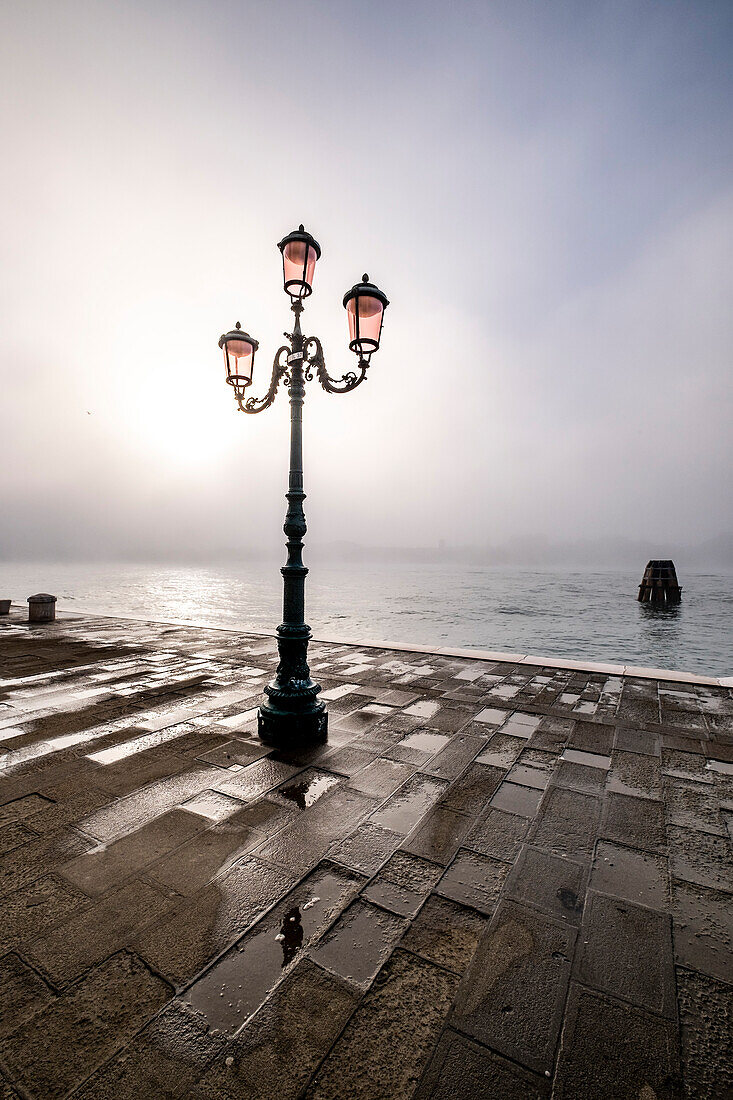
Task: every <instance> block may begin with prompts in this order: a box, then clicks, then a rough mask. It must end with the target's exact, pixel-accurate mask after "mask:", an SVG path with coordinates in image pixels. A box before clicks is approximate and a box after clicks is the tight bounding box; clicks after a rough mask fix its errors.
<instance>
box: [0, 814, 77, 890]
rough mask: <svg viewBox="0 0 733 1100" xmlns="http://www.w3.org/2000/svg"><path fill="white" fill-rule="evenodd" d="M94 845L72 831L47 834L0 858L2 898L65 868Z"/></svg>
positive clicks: (62, 830) (63, 830) (61, 830)
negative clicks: (75, 857) (69, 862)
mask: <svg viewBox="0 0 733 1100" xmlns="http://www.w3.org/2000/svg"><path fill="white" fill-rule="evenodd" d="M91 847H92V842H91V841H90V840H87V839H86V838H84V837H81V836H80V835H79V834H78V833H74V832H72V831H71V830H70V829H58V830H56V831H55V832H51V833H46V834H45V835H44V836H42V837H39V838H38V839H37V840H31V841H27V842H26V843H25V844H24V845H23V846H22V847H20V848H17V849H15V850H13V851H12V852H8V853H7V854H6V855H4V856H0V897H4V896H5V895H6V894H10V893H12V892H13V891H15V890H19V889H21V887H23V886H28V885H29V884H30V883H31V882H33V881H34V880H35V879H37V878H40V877H41V876H42V875H45V874H47V873H48V872H49V871H55V870H57V869H60V868H61V867H62V865H63V864H64V863H65V862H66V861H67V860H69V859H71V858H72V857H74V856H77V855H78V854H79V853H80V852H86V851H88V849H89V848H91Z"/></svg>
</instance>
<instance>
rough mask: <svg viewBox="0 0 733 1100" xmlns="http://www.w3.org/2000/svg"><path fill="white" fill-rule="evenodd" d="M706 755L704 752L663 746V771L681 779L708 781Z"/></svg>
mask: <svg viewBox="0 0 733 1100" xmlns="http://www.w3.org/2000/svg"><path fill="white" fill-rule="evenodd" d="M705 762H706V761H705V757H704V756H703V755H702V753H701V752H700V753H692V752H680V751H679V750H676V749H668V748H662V772H663V773H664V775H670V776H674V777H675V778H679V779H692V780H697V781H698V782H703V783H704V782H708V781H709V776H708V775H707V773H706V771H705Z"/></svg>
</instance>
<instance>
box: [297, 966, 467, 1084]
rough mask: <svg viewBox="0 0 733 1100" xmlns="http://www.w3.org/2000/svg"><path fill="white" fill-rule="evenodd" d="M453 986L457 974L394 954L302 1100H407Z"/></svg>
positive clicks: (437, 1029)
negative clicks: (363, 1099)
mask: <svg viewBox="0 0 733 1100" xmlns="http://www.w3.org/2000/svg"><path fill="white" fill-rule="evenodd" d="M457 984H458V978H457V976H455V975H453V974H449V973H448V972H447V971H445V970H443V969H441V968H439V967H436V966H433V965H432V963H429V962H427V961H426V960H424V959H420V958H417V957H416V956H414V955H410V954H407V953H405V952H403V951H399V950H398V951H396V952H395V953H394V955H393V956H392V957H391V959H390V960H389V961H388V962H387V964H386V965H385V967H384V968H383V969H382V970H381V971H380V973H379V975H378V977H377V979H376V981H375V984H374V985H373V987H372V989H371V990H370V992H369V993H368V994H367V995H366V997H365V998H364V1000H363V1001H362V1002H361V1004H360V1006H359V1008H358V1009H357V1010H356V1012H355V1013H354V1015H353V1016H352V1018H351V1020H350V1021H349V1023H348V1024H347V1026H346V1028H345V1029H344V1032H343V1034H342V1035H341V1036H340V1038H339V1039H338V1041H337V1042H336V1044H335V1045H334V1047H333V1049H332V1050H331V1051H330V1053H329V1055H328V1057H327V1058H326V1060H325V1062H324V1063H323V1065H322V1066H321V1067H320V1069H319V1071H318V1073H317V1074H316V1076H315V1078H314V1080H313V1081H312V1083H311V1085H310V1087H309V1088H308V1090H307V1091H306V1093H305V1096H306V1097H307V1098H308V1100H343V1098H344V1097H347V1096H360V1095H364V1096H369V1097H372V1098H374V1100H387V1098H390V1100H408V1098H409V1097H411V1096H412V1095H413V1093H414V1090H415V1086H416V1084H417V1081H418V1080H419V1078H420V1075H421V1074H422V1071H423V1069H424V1067H425V1065H426V1063H427V1061H428V1058H429V1056H430V1053H431V1050H432V1048H433V1046H434V1044H435V1042H436V1040H437V1037H438V1033H439V1031H440V1027H441V1025H442V1022H443V1020H444V1019H445V1016H446V1015H447V1013H448V1009H449V1007H450V1003H451V1000H452V998H453V995H454V993H455V989H456V986H457Z"/></svg>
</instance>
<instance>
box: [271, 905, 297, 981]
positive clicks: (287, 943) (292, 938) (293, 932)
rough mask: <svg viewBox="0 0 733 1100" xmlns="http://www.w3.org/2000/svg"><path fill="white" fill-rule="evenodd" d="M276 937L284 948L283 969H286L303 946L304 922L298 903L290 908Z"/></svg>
mask: <svg viewBox="0 0 733 1100" xmlns="http://www.w3.org/2000/svg"><path fill="white" fill-rule="evenodd" d="M275 939H276V940H279V941H280V946H281V947H282V949H283V961H282V969H285V967H286V966H287V965H288V963H291V962H292V961H293V959H294V958H295V956H296V955H297V954H298V952H299V951H300V949H301V947H302V946H303V923H302V921H301V918H300V909H299V908H298V906H297V905H296V906H294V907H293V908H292V909H288V911H287V913H286V914H285V916H284V917H283V922H282V925H281V926H280V931H279V933H278V935H277V936H275Z"/></svg>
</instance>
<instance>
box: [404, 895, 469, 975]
mask: <svg viewBox="0 0 733 1100" xmlns="http://www.w3.org/2000/svg"><path fill="white" fill-rule="evenodd" d="M487 925H488V919H487V918H486V917H484V916H483V915H482V914H480V913H477V912H476V911H475V910H474V909H468V908H466V907H465V906H463V905H457V904H456V903H455V902H453V901H449V900H448V898H442V897H440V896H439V895H437V894H432V895H431V896H430V897H429V898H428V900H427V901H426V903H425V905H424V906H423V907H422V909H421V910H420V912H419V913H418V915H417V917H416V918H415V920H414V921H413V922H412V924H410V926H409V927H408V929H407V932H406V933H405V935H404V937H403V939H402V942H401V946H402V947H404V948H405V950H407V951H412V952H414V953H415V954H416V955H421V956H422V957H423V958H424V959H428V960H429V961H430V962H434V963H435V964H436V965H437V966H444V967H445V968H446V969H447V970H452V971H454V972H455V973H456V974H461V975H462V974H463V973H464V972H465V970H466V969H467V967H468V965H469V963H470V962H471V959H472V958H473V956H474V953H475V951H476V947H477V946H478V942H479V940H480V938H481V935H482V934H483V932H484V930H485V929H486V927H487Z"/></svg>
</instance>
